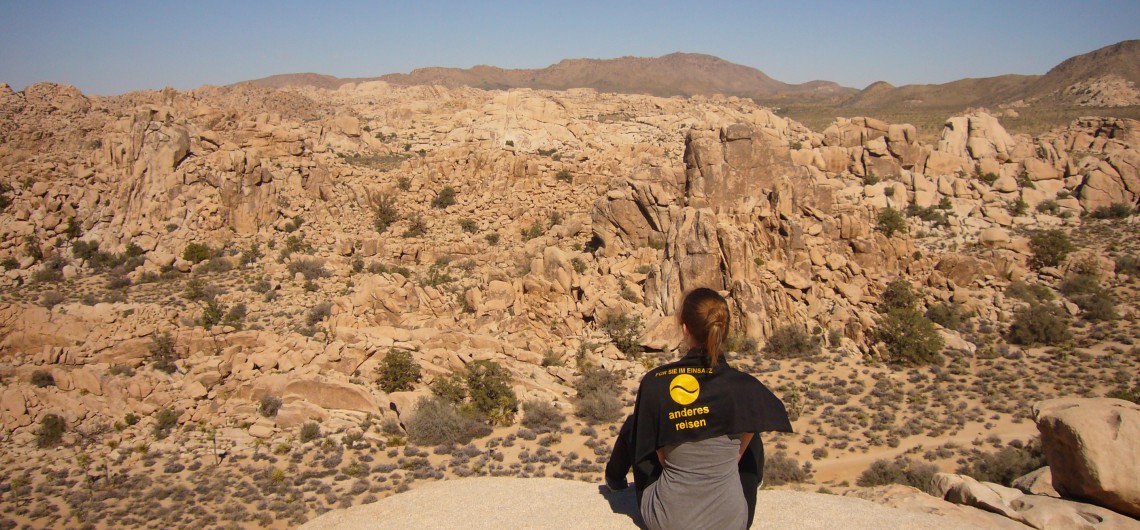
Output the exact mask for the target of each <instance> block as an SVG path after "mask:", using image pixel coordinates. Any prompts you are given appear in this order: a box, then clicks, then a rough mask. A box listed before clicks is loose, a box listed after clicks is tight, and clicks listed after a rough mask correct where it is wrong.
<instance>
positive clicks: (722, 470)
mask: <svg viewBox="0 0 1140 530" xmlns="http://www.w3.org/2000/svg"><path fill="white" fill-rule="evenodd" d="M662 449H663V451H664V453H665V466H664V470H663V471H662V473H661V478H659V479H657V482H654V483H653V484H650V485H649V487H648V488H646V489H645V492H644V493H643V494H642V497H641V517H642V519H643V520H644V521H645V525H646V526H647V527H648V528H649V529H650V530H667V529H673V528H678V529H680V528H683V529H686V530H687V529H692V528H717V529H726V530H728V529H743V528H744V527H745V526H746V525H747V524H748V504H747V502H746V501H745V500H744V491H743V490H742V489H741V486H740V474H739V471H738V470H737V467H736V464H737V460H738V458H739V455H740V437H739V435H731V436H717V437H715V438H709V439H707V440H701V441H699V442H692V443H683V444H680V445H673V446H666V447H664V448H662Z"/></svg>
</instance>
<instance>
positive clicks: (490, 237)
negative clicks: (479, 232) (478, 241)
mask: <svg viewBox="0 0 1140 530" xmlns="http://www.w3.org/2000/svg"><path fill="white" fill-rule="evenodd" d="M483 239H486V240H487V244H488V245H491V246H492V247H493V246H496V245H498V244H499V239H500V236H499V233H498V232H490V233H488V234H487V235H485V236H483Z"/></svg>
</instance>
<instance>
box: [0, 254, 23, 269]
mask: <svg viewBox="0 0 1140 530" xmlns="http://www.w3.org/2000/svg"><path fill="white" fill-rule="evenodd" d="M19 267H20V262H19V261H18V260H17V259H16V258H14V257H12V256H8V257H6V258H4V259H3V260H0V268H3V269H4V270H6V271H10V270H12V269H17V268H19Z"/></svg>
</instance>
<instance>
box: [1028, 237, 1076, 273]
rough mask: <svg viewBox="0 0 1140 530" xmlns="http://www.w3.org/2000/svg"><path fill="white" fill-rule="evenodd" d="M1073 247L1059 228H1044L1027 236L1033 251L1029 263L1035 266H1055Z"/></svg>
mask: <svg viewBox="0 0 1140 530" xmlns="http://www.w3.org/2000/svg"><path fill="white" fill-rule="evenodd" d="M1074 249H1075V247H1074V246H1073V243H1072V242H1071V241H1069V236H1068V235H1066V234H1065V233H1064V232H1062V231H1061V230H1056V229H1054V230H1044V231H1041V232H1038V233H1036V234H1034V235H1033V236H1032V237H1030V238H1029V250H1030V251H1032V252H1033V257H1032V258H1031V259H1030V263H1031V264H1032V265H1033V266H1035V267H1038V268H1040V267H1056V266H1057V265H1060V264H1061V262H1063V261H1064V260H1065V257H1066V256H1068V255H1069V253H1070V252H1072V251H1073V250H1074Z"/></svg>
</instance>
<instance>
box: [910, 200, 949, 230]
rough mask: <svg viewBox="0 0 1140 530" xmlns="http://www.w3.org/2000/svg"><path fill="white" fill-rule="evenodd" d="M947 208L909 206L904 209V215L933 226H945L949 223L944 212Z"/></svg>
mask: <svg viewBox="0 0 1140 530" xmlns="http://www.w3.org/2000/svg"><path fill="white" fill-rule="evenodd" d="M948 209H949V208H938V207H934V206H927V207H922V206H918V205H917V204H911V205H910V206H907V207H906V214H907V216H909V217H917V218H919V219H922V220H923V221H929V222H931V223H933V224H934V226H947V225H948V224H949V223H950V221H949V220H948V219H947V218H946V210H948Z"/></svg>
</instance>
